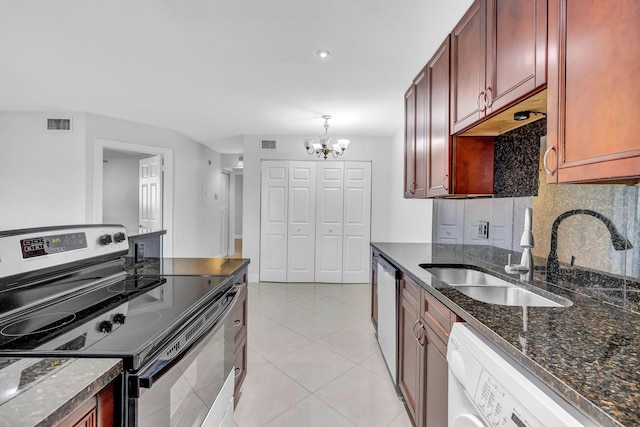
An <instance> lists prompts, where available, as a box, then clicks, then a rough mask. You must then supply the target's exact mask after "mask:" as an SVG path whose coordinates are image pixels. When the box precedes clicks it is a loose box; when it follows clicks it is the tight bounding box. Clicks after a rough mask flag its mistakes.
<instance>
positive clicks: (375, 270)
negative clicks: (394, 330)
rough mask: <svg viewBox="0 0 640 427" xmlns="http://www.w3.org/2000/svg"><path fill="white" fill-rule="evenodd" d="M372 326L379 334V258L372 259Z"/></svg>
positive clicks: (375, 256) (374, 256) (373, 257)
mask: <svg viewBox="0 0 640 427" xmlns="http://www.w3.org/2000/svg"><path fill="white" fill-rule="evenodd" d="M371 324H372V325H373V329H374V330H375V331H376V334H377V333H378V256H377V255H376V254H374V255H373V256H372V258H371Z"/></svg>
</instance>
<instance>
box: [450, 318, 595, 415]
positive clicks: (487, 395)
mask: <svg viewBox="0 0 640 427" xmlns="http://www.w3.org/2000/svg"><path fill="white" fill-rule="evenodd" d="M447 361H448V362H449V382H448V385H449V411H448V416H449V427H486V426H501V427H502V426H509V427H524V426H527V427H546V426H553V427H561V426H593V425H596V424H594V423H593V422H592V421H591V420H589V419H588V418H587V417H586V416H585V415H583V414H582V413H581V412H579V411H578V410H577V409H576V408H575V407H573V406H572V405H571V404H569V403H568V402H567V401H565V400H564V399H562V398H561V397H560V396H559V395H558V394H556V393H555V392H554V391H553V390H551V389H550V388H549V387H548V386H546V385H545V384H544V383H542V382H541V381H540V380H539V379H537V378H536V377H535V376H533V374H531V373H530V372H528V371H527V370H525V369H524V367H523V366H521V365H520V364H518V363H517V362H516V361H515V360H514V359H512V358H511V357H510V356H509V355H507V354H506V353H505V352H504V351H502V350H501V349H499V348H498V347H497V346H495V345H494V344H493V343H491V342H489V341H488V340H487V339H486V338H485V337H483V336H481V335H480V334H479V333H478V332H477V331H476V330H474V329H473V328H472V327H471V326H469V325H467V324H464V323H456V324H454V326H453V329H452V331H451V335H450V336H449V346H448V349H447Z"/></svg>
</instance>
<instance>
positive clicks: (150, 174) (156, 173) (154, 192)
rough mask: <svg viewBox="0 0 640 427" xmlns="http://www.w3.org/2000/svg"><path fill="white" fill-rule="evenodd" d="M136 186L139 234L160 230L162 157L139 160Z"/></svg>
mask: <svg viewBox="0 0 640 427" xmlns="http://www.w3.org/2000/svg"><path fill="white" fill-rule="evenodd" d="M138 184H139V189H140V193H139V203H140V206H139V209H138V214H139V217H140V222H139V226H140V230H139V232H141V233H146V232H149V231H157V230H162V156H153V157H147V158H146V159H141V160H140V167H139V179H138Z"/></svg>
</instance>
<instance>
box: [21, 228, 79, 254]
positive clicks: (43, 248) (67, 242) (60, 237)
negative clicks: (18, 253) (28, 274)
mask: <svg viewBox="0 0 640 427" xmlns="http://www.w3.org/2000/svg"><path fill="white" fill-rule="evenodd" d="M86 247H87V236H86V234H85V233H69V234H54V235H50V236H40V237H29V238H28V239H21V240H20V248H21V249H22V258H25V259H26V258H34V257H38V256H46V255H49V254H59V253H62V252H68V251H74V250H78V249H84V248H86Z"/></svg>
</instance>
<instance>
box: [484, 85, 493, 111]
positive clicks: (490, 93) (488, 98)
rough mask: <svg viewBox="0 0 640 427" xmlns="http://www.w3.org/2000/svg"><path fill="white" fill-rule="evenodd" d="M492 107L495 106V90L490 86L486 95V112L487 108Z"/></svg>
mask: <svg viewBox="0 0 640 427" xmlns="http://www.w3.org/2000/svg"><path fill="white" fill-rule="evenodd" d="M492 105H493V90H492V89H491V86H489V87H488V88H487V90H486V91H485V93H484V109H485V110H486V109H487V108H491V106H492Z"/></svg>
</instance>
